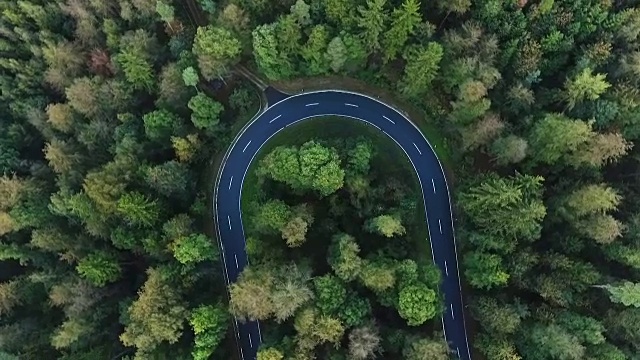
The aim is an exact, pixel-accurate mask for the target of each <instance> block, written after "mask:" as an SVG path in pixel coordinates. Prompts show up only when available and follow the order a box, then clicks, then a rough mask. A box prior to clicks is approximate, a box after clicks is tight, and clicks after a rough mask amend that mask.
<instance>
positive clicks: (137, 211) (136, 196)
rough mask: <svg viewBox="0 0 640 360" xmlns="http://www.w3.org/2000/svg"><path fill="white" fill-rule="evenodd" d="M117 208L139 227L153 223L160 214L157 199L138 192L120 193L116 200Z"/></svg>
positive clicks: (131, 222)
mask: <svg viewBox="0 0 640 360" xmlns="http://www.w3.org/2000/svg"><path fill="white" fill-rule="evenodd" d="M117 210H118V213H119V214H120V215H121V216H122V217H123V218H124V219H125V220H126V221H127V222H129V223H130V224H131V225H134V226H141V227H146V226H151V225H153V224H154V223H155V222H156V221H158V217H159V216H160V206H159V205H158V203H157V201H154V200H151V199H149V198H148V197H146V196H145V195H143V194H141V193H138V192H129V193H125V194H124V195H122V197H120V199H119V200H118V205H117Z"/></svg>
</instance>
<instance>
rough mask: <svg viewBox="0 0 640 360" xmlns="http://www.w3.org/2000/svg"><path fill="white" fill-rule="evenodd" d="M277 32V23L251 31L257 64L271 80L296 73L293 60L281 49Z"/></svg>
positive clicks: (284, 77)
mask: <svg viewBox="0 0 640 360" xmlns="http://www.w3.org/2000/svg"><path fill="white" fill-rule="evenodd" d="M276 33H277V27H276V24H266V25H260V26H258V27H256V28H255V29H254V30H253V32H252V33H251V34H252V36H253V42H252V44H253V56H254V58H255V59H256V64H257V65H258V68H259V69H260V71H261V72H262V73H263V74H264V75H265V76H266V77H267V78H268V79H270V80H279V79H286V78H289V77H291V76H293V75H294V73H295V68H294V64H293V61H292V60H291V59H290V58H289V54H288V53H287V52H285V51H283V50H281V49H280V47H279V45H278V37H277V36H276Z"/></svg>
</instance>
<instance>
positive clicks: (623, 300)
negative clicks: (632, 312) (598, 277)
mask: <svg viewBox="0 0 640 360" xmlns="http://www.w3.org/2000/svg"><path fill="white" fill-rule="evenodd" d="M602 288H604V289H605V290H607V292H609V299H610V300H611V301H612V302H614V303H618V304H623V305H624V306H633V307H640V283H633V282H631V281H623V282H622V283H620V284H618V285H604V286H602Z"/></svg>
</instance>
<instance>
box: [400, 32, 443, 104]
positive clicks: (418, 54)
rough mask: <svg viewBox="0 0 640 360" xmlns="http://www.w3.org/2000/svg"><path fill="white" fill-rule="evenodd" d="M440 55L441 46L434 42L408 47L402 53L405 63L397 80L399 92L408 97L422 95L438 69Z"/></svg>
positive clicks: (441, 51)
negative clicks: (402, 73)
mask: <svg viewBox="0 0 640 360" xmlns="http://www.w3.org/2000/svg"><path fill="white" fill-rule="evenodd" d="M442 55H443V49H442V46H440V44H438V43H436V42H430V43H428V44H427V45H426V46H410V47H408V48H407V49H406V50H405V52H404V54H403V58H404V59H405V60H406V62H407V64H406V65H405V68H404V75H403V76H402V80H400V82H399V90H400V92H402V94H404V95H405V96H408V97H419V96H421V95H424V93H425V92H427V91H428V90H429V87H430V85H431V82H432V81H433V79H434V78H435V77H436V75H437V73H438V70H439V69H440V60H441V59H442Z"/></svg>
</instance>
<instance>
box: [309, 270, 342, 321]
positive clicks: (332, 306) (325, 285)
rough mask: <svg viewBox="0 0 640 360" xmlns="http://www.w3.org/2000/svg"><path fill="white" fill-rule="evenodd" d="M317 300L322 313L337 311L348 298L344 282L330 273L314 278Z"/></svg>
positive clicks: (329, 313)
mask: <svg viewBox="0 0 640 360" xmlns="http://www.w3.org/2000/svg"><path fill="white" fill-rule="evenodd" d="M313 285H314V288H315V294H316V300H315V304H316V306H317V307H318V309H319V310H320V312H321V313H322V314H325V315H331V314H335V313H337V311H338V310H340V308H341V307H342V304H343V303H344V302H345V300H346V299H347V290H346V288H345V286H344V283H343V282H342V281H340V279H338V278H337V277H335V276H334V275H331V274H328V275H324V276H320V277H317V278H315V279H314V280H313Z"/></svg>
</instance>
